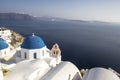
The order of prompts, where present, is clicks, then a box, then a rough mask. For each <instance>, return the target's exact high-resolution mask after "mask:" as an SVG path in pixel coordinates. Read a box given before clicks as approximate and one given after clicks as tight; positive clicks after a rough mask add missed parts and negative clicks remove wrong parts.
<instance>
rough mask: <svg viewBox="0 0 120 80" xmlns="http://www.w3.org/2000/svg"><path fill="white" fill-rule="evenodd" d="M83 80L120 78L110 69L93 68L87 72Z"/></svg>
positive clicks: (114, 79) (119, 79) (117, 79)
mask: <svg viewBox="0 0 120 80" xmlns="http://www.w3.org/2000/svg"><path fill="white" fill-rule="evenodd" d="M83 80H120V78H119V77H118V76H117V75H116V74H115V73H113V72H112V71H110V70H108V69H105V68H93V69H90V70H89V71H87V72H86V73H85V75H84V76H83Z"/></svg>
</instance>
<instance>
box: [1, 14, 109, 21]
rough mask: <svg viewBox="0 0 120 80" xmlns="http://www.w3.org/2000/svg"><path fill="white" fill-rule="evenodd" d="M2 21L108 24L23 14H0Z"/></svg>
mask: <svg viewBox="0 0 120 80" xmlns="http://www.w3.org/2000/svg"><path fill="white" fill-rule="evenodd" d="M0 20H42V21H46V20H47V21H70V22H78V23H79V22H82V23H84V22H85V23H86V22H87V23H107V22H102V21H87V20H72V19H64V18H58V17H52V16H42V17H34V16H32V15H29V14H23V13H14V12H13V13H0Z"/></svg>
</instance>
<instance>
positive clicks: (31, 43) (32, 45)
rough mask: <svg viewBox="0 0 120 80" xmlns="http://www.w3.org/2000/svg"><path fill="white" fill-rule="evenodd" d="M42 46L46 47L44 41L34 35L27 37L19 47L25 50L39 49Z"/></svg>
mask: <svg viewBox="0 0 120 80" xmlns="http://www.w3.org/2000/svg"><path fill="white" fill-rule="evenodd" d="M44 46H46V45H45V43H44V41H43V40H42V39H41V38H40V37H38V36H34V35H32V36H29V37H27V38H26V39H25V40H24V41H23V43H22V45H21V47H22V48H25V49H40V48H42V47H44Z"/></svg>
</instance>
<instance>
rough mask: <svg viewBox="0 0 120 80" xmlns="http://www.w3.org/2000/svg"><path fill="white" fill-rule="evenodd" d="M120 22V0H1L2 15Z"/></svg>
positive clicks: (0, 10)
mask: <svg viewBox="0 0 120 80" xmlns="http://www.w3.org/2000/svg"><path fill="white" fill-rule="evenodd" d="M6 12H16V13H25V14H30V15H32V16H38V17H41V16H52V17H59V18H65V19H74V20H92V21H96V20H97V21H107V22H120V0H0V13H6Z"/></svg>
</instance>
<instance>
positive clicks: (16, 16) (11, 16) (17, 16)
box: [0, 13, 34, 20]
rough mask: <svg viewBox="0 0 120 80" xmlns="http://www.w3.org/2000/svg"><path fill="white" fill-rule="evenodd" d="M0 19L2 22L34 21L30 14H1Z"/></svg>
mask: <svg viewBox="0 0 120 80" xmlns="http://www.w3.org/2000/svg"><path fill="white" fill-rule="evenodd" d="M0 19H2V20H32V19H34V17H32V16H30V15H28V14H19V13H0Z"/></svg>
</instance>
